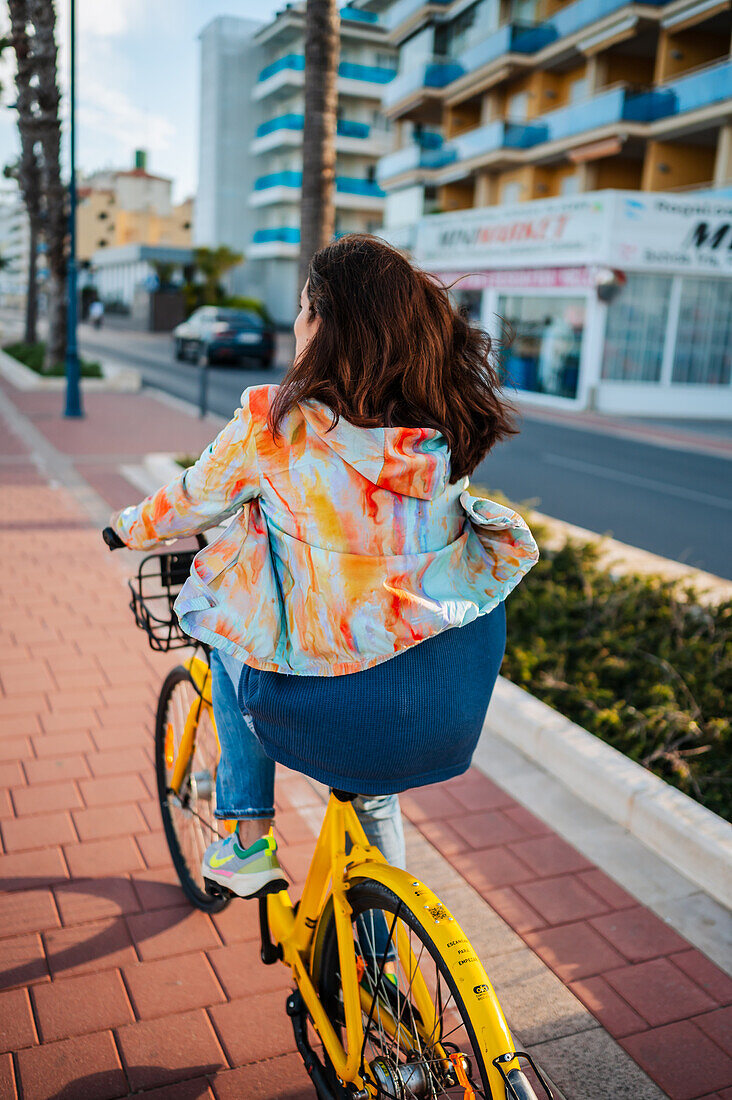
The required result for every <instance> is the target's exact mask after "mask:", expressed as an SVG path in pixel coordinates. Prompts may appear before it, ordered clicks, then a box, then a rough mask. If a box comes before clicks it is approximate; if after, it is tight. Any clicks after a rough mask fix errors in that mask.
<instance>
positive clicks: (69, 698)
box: [46, 682, 105, 714]
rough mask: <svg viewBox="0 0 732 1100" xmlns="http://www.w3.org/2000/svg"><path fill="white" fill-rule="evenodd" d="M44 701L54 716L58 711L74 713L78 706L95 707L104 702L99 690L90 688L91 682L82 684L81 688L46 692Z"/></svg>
mask: <svg viewBox="0 0 732 1100" xmlns="http://www.w3.org/2000/svg"><path fill="white" fill-rule="evenodd" d="M46 699H47V700H48V705H49V707H50V708H51V713H52V714H56V713H58V712H59V711H67V710H68V711H74V712H78V709H79V706H81V705H83V706H84V707H95V706H98V705H103V704H104V702H105V699H104V696H103V695H102V693H101V691H100V690H99V688H95V687H93V686H92V684H91V682H87V683H86V684H84V687H83V689H82V688H74V689H71V690H68V691H63V690H62V691H47V692H46Z"/></svg>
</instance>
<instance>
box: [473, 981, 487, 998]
mask: <svg viewBox="0 0 732 1100" xmlns="http://www.w3.org/2000/svg"><path fill="white" fill-rule="evenodd" d="M473 993H475V996H476V997H477V998H478V1000H479V1001H482V1000H483V998H484V997H487V996H488V994H489V993H490V987H489V986H487V985H474V986H473Z"/></svg>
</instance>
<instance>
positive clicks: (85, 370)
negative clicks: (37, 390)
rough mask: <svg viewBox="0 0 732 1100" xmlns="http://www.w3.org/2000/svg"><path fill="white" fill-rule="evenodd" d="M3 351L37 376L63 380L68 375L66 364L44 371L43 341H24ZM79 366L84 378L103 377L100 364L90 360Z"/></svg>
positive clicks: (81, 361) (7, 346)
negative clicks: (25, 342)
mask: <svg viewBox="0 0 732 1100" xmlns="http://www.w3.org/2000/svg"><path fill="white" fill-rule="evenodd" d="M3 351H4V352H5V353H6V354H7V355H10V356H12V358H13V359H17V360H18V362H19V363H22V364H23V365H24V366H25V367H28V368H29V369H30V370H33V371H35V372H36V374H42V375H44V376H45V377H46V378H62V377H63V376H64V375H65V374H66V366H65V364H64V363H54V365H53V366H52V367H51V368H50V369H49V370H44V367H43V361H44V359H45V356H46V345H45V343H43V341H39V342H38V343H37V344H24V343H23V342H22V341H21V342H19V343H16V344H6V345H5V347H4V348H3ZM79 365H80V368H81V377H82V378H102V377H103V374H102V368H101V365H100V364H99V363H96V362H90V361H89V360H88V359H80V360H79Z"/></svg>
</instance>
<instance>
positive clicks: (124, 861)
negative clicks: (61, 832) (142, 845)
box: [64, 836, 143, 878]
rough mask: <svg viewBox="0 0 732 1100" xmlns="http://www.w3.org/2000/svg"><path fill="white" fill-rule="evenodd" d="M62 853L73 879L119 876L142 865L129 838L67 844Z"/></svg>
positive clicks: (138, 854)
mask: <svg viewBox="0 0 732 1100" xmlns="http://www.w3.org/2000/svg"><path fill="white" fill-rule="evenodd" d="M64 854H65V856H66V860H67V862H68V865H69V870H70V871H71V874H72V875H73V877H74V878H96V877H99V876H104V877H107V876H109V875H123V874H125V872H127V871H136V870H138V869H139V868H141V867H142V866H143V862H142V858H141V856H140V853H139V851H138V849H137V846H136V845H135V842H134V840H133V839H132V837H128V836H121V837H115V838H114V839H113V840H86V841H84V843H83V844H67V845H66V846H65V847H64Z"/></svg>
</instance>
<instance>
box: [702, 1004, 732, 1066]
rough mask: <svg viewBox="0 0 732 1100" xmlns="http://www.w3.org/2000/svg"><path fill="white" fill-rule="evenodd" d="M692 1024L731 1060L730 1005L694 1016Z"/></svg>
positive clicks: (731, 1022) (731, 1013) (731, 1016)
mask: <svg viewBox="0 0 732 1100" xmlns="http://www.w3.org/2000/svg"><path fill="white" fill-rule="evenodd" d="M693 1022H694V1023H695V1024H696V1026H697V1027H700V1028H701V1029H702V1031H703V1032H704V1034H705V1035H708V1036H709V1038H710V1039H713V1040H714V1042H715V1043H716V1044H717V1046H719V1047H721V1048H722V1050H723V1051H724V1052H725V1053H726V1054H728V1055H729V1056H730V1058H732V1005H728V1006H727V1008H716V1009H715V1010H714V1012H707V1013H706V1014H705V1015H704V1016H695V1017H694V1021H693Z"/></svg>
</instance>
